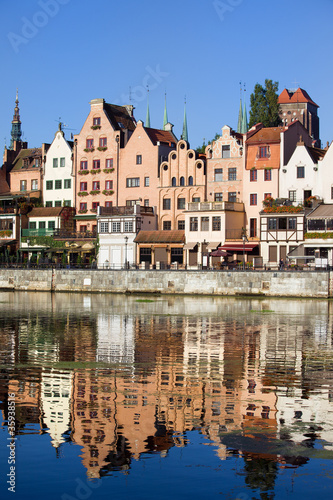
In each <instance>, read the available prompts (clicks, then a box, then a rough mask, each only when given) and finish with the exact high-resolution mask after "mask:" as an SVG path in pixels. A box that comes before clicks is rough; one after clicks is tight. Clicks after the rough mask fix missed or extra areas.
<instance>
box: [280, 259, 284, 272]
mask: <svg viewBox="0 0 333 500" xmlns="http://www.w3.org/2000/svg"><path fill="white" fill-rule="evenodd" d="M280 271H283V259H280Z"/></svg>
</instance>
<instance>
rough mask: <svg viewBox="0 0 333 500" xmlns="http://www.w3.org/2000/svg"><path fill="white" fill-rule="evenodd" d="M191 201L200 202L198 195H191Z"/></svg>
mask: <svg viewBox="0 0 333 500" xmlns="http://www.w3.org/2000/svg"><path fill="white" fill-rule="evenodd" d="M192 201H193V203H200V197H199V196H193V197H192Z"/></svg>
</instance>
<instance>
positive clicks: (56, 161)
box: [53, 158, 58, 168]
mask: <svg viewBox="0 0 333 500" xmlns="http://www.w3.org/2000/svg"><path fill="white" fill-rule="evenodd" d="M53 168H58V158H53Z"/></svg>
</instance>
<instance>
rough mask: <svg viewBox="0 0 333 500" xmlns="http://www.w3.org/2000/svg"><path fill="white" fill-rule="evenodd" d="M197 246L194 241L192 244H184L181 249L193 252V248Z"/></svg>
mask: <svg viewBox="0 0 333 500" xmlns="http://www.w3.org/2000/svg"><path fill="white" fill-rule="evenodd" d="M197 244H198V243H197V242H196V241H195V242H194V243H193V242H189V243H186V244H185V245H184V247H183V248H184V250H193V248H194V247H195V246H197Z"/></svg>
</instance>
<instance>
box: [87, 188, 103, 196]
mask: <svg viewBox="0 0 333 500" xmlns="http://www.w3.org/2000/svg"><path fill="white" fill-rule="evenodd" d="M100 192H101V191H100V190H99V189H93V190H92V191H90V194H92V195H94V194H99V193H100Z"/></svg>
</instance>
